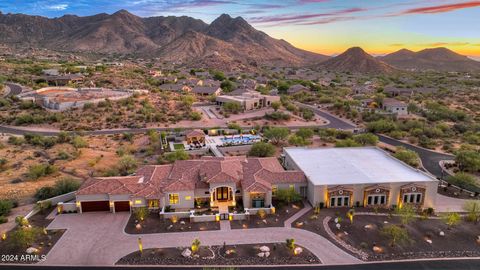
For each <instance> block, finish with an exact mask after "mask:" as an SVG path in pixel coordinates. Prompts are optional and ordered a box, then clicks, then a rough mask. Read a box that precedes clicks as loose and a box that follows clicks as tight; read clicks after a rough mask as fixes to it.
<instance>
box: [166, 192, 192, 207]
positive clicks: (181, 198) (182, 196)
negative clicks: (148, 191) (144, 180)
mask: <svg viewBox="0 0 480 270" xmlns="http://www.w3.org/2000/svg"><path fill="white" fill-rule="evenodd" d="M171 193H177V194H178V204H170V200H169V195H168V194H171ZM187 197H190V199H189V200H188V199H187ZM194 197H195V194H194V191H193V190H192V191H174V192H168V193H166V194H165V205H166V206H168V205H170V207H172V208H174V209H190V208H193V207H194V203H195V201H194Z"/></svg>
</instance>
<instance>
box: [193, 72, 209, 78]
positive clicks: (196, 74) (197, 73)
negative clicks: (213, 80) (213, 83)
mask: <svg viewBox="0 0 480 270" xmlns="http://www.w3.org/2000/svg"><path fill="white" fill-rule="evenodd" d="M195 76H197V77H202V78H210V77H211V75H210V72H208V71H197V72H195Z"/></svg>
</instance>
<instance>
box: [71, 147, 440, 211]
mask: <svg viewBox="0 0 480 270" xmlns="http://www.w3.org/2000/svg"><path fill="white" fill-rule="evenodd" d="M285 168H286V169H285ZM437 187H438V181H437V180H436V179H435V178H434V177H432V176H431V175H429V174H427V173H424V172H422V171H420V170H418V169H415V168H412V167H410V166H408V165H407V164H405V163H403V162H401V161H399V160H397V159H395V158H393V157H392V156H391V155H389V154H388V153H387V152H385V151H383V150H381V149H379V148H376V147H351V148H301V147H292V148H285V149H284V154H283V166H282V165H281V163H280V162H279V161H278V160H277V159H276V158H247V157H244V156H241V157H224V158H218V157H203V158H201V159H197V160H182V161H176V162H175V163H173V164H169V165H150V166H145V167H143V168H141V169H139V170H138V171H137V173H136V174H135V175H132V176H125V177H105V178H91V179H89V180H87V181H85V182H84V183H83V185H82V186H81V187H80V189H79V190H78V192H77V194H76V199H77V207H78V210H79V211H80V212H87V211H111V212H118V211H130V210H131V208H132V207H145V206H146V207H148V208H150V209H161V208H163V207H170V208H172V209H176V210H190V209H193V208H194V207H195V202H196V203H197V205H198V204H202V205H210V206H212V207H216V206H218V205H220V204H223V205H225V204H227V205H229V206H233V205H235V204H236V203H237V202H238V201H240V200H241V201H242V203H243V206H244V207H245V208H263V207H271V206H274V205H272V196H275V193H276V191H277V190H279V189H288V188H291V189H294V190H295V191H297V192H298V193H299V194H300V195H301V196H302V197H304V198H306V199H307V200H308V201H309V202H310V204H312V205H323V206H324V207H359V206H365V207H383V208H389V207H394V206H396V207H401V206H402V205H405V204H410V205H413V206H414V207H417V208H420V209H422V208H429V207H432V208H434V207H435V202H436V194H437Z"/></svg>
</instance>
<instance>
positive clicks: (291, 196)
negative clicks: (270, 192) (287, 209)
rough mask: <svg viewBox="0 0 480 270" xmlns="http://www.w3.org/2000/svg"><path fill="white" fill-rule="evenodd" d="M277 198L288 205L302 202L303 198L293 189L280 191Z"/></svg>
mask: <svg viewBox="0 0 480 270" xmlns="http://www.w3.org/2000/svg"><path fill="white" fill-rule="evenodd" d="M275 196H276V198H277V200H279V201H283V202H285V203H287V204H291V203H295V202H299V201H301V200H302V196H301V195H300V194H299V193H298V192H296V191H295V189H293V188H286V189H278V190H277V193H276V195H275Z"/></svg>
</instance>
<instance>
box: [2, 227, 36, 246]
mask: <svg viewBox="0 0 480 270" xmlns="http://www.w3.org/2000/svg"><path fill="white" fill-rule="evenodd" d="M41 234H42V229H41V228H37V227H32V228H20V229H18V230H15V231H13V232H11V233H9V235H8V237H9V239H10V243H11V244H12V246H14V247H17V248H27V247H28V246H30V245H32V244H33V243H34V242H35V240H36V239H38V237H39V236H40V235H41Z"/></svg>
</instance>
